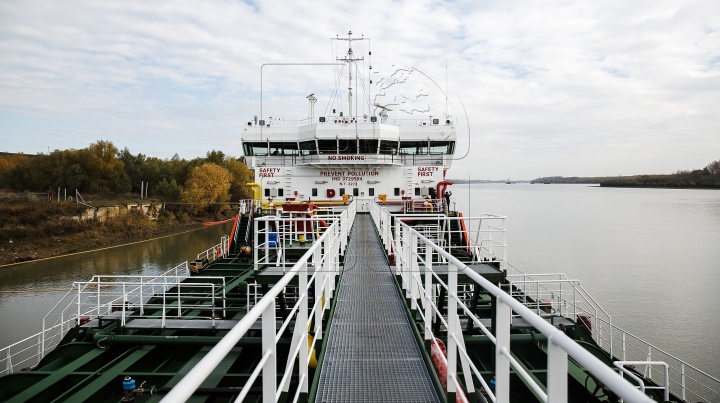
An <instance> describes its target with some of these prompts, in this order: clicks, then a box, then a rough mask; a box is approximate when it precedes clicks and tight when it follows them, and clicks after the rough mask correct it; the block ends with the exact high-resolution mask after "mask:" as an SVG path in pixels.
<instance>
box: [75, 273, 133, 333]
mask: <svg viewBox="0 0 720 403" xmlns="http://www.w3.org/2000/svg"><path fill="white" fill-rule="evenodd" d="M120 300H121V301H122V317H121V318H120V325H121V326H125V301H127V295H125V283H122V298H120ZM78 321H80V316H78Z"/></svg>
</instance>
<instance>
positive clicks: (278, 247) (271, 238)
mask: <svg viewBox="0 0 720 403" xmlns="http://www.w3.org/2000/svg"><path fill="white" fill-rule="evenodd" d="M322 210H323V213H324V214H322V215H318V214H316V215H311V214H315V212H313V211H305V212H282V211H279V210H278V211H277V214H276V215H267V216H263V217H258V218H256V219H255V229H256V230H255V231H254V239H253V244H254V246H255V247H254V248H253V253H254V256H253V257H254V270H255V272H257V271H258V270H260V268H263V267H268V266H274V267H282V268H283V270H286V269H288V268H290V267H292V266H293V265H294V264H295V261H293V260H292V259H290V258H289V257H288V252H289V251H291V250H305V249H307V246H306V245H307V244H306V242H308V241H312V240H313V239H318V238H320V236H321V235H322V233H323V232H324V231H325V230H326V228H328V227H329V226H331V225H332V224H333V223H336V222H338V220H339V219H340V217H341V216H342V214H352V215H353V217H352V219H353V220H354V214H355V210H356V208H355V205H354V204H352V208H348V207H346V206H341V207H328V208H323V209H322ZM308 216H309V217H308ZM261 223H262V225H261ZM339 230H340V232H341V234H340V239H341V242H342V243H343V244H342V250H343V251H344V250H345V248H346V247H347V237H348V235H349V233H350V232H349V231H350V227H347V226H343V225H340V227H339Z"/></svg>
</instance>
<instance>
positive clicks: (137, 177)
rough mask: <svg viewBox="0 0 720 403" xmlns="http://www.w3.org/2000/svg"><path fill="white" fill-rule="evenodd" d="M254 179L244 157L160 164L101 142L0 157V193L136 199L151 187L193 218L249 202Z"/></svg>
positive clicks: (212, 155) (214, 154)
mask: <svg viewBox="0 0 720 403" xmlns="http://www.w3.org/2000/svg"><path fill="white" fill-rule="evenodd" d="M252 178H253V173H252V171H251V170H250V169H249V168H248V167H247V165H246V164H245V160H244V158H243V157H241V158H239V159H238V158H234V157H231V156H226V155H225V154H224V153H223V152H222V151H216V150H212V151H209V152H207V154H206V156H205V158H199V157H198V158H195V159H191V160H186V159H184V158H183V159H181V158H180V157H178V155H177V154H175V155H174V156H173V157H172V158H170V159H160V158H156V157H148V156H146V155H144V154H140V153H139V154H132V153H131V152H130V150H128V148H127V147H126V148H124V149H123V150H119V149H118V148H117V147H116V146H115V145H114V144H113V143H112V142H110V141H103V140H100V141H98V142H96V143H92V144H90V145H89V146H88V147H87V148H83V149H79V150H76V149H68V150H55V151H53V152H51V153H48V154H38V155H32V156H25V155H22V154H3V155H0V188H4V189H9V190H12V191H15V192H24V191H31V192H45V191H52V190H55V189H57V188H67V189H68V190H73V189H77V190H78V191H80V192H81V193H87V194H96V195H105V196H110V197H120V196H123V195H128V194H131V193H136V194H139V193H140V189H141V187H144V186H145V184H149V190H148V195H149V196H151V197H153V198H157V199H160V200H163V201H168V202H180V203H186V204H188V205H189V206H190V209H191V210H192V211H193V212H194V213H197V212H198V211H200V210H202V209H205V208H207V207H208V206H211V205H213V204H215V203H224V202H227V201H231V200H232V201H235V200H240V199H248V198H251V197H252V192H251V190H250V189H249V188H248V187H247V186H246V184H247V183H248V182H251V181H252ZM73 194H74V192H73ZM216 211H217V209H216Z"/></svg>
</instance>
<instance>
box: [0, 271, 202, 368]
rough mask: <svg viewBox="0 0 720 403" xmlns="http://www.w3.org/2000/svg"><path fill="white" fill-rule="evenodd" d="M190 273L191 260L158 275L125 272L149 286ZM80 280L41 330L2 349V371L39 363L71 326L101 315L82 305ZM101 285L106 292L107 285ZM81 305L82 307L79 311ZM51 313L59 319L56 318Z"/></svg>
mask: <svg viewBox="0 0 720 403" xmlns="http://www.w3.org/2000/svg"><path fill="white" fill-rule="evenodd" d="M110 277H115V278H119V277H123V276H102V278H103V279H108V278H110ZM187 277H189V271H188V266H187V262H183V263H181V264H179V265H177V266H175V267H173V268H172V269H170V270H168V271H166V272H164V273H162V274H160V275H157V276H124V278H125V279H128V280H137V279H144V281H145V285H146V286H147V285H149V284H151V283H152V282H153V281H161V279H165V281H167V280H168V279H172V280H174V282H180V281H182V279H184V278H187ZM93 280H94V281H97V280H98V276H95V277H93V279H92V280H91V281H90V282H93ZM76 284H77V283H73V286H72V287H71V288H70V289H69V290H68V291H67V292H66V293H65V295H64V296H63V297H62V298H61V299H60V301H58V303H57V304H55V306H54V307H53V308H52V309H51V310H50V312H48V314H47V315H45V317H44V318H43V320H42V330H41V331H40V332H38V333H37V334H34V335H32V336H30V337H27V338H25V339H23V340H20V341H18V342H16V343H14V344H11V345H9V346H7V347H5V348H3V349H0V375H2V374H9V373H12V372H14V371H16V370H17V369H18V368H24V367H31V366H33V365H37V364H39V363H40V360H42V358H43V357H44V356H45V353H46V352H47V351H50V350H52V349H53V348H55V347H56V346H57V345H58V343H60V341H61V340H62V338H63V337H64V335H65V333H66V332H67V331H68V330H69V329H70V328H72V327H73V326H76V325H78V324H80V322H81V321H84V320H91V319H95V318H96V317H97V314H96V312H97V311H98V310H97V309H95V308H89V307H87V306H79V305H78V300H77V292H78V291H77V290H78V289H77V286H76ZM101 288H102V289H103V292H104V291H105V287H104V285H103V287H101ZM96 301H97V299H96ZM112 302H118V301H112ZM112 302H111V303H112ZM61 307H62V308H61ZM78 307H79V308H80V309H79V311H78ZM78 312H79V313H78ZM51 317H54V318H55V319H54V320H53V319H51Z"/></svg>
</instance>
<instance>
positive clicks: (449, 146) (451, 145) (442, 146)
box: [430, 141, 455, 154]
mask: <svg viewBox="0 0 720 403" xmlns="http://www.w3.org/2000/svg"><path fill="white" fill-rule="evenodd" d="M454 152H455V142H454V141H431V142H430V154H453V153H454Z"/></svg>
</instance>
